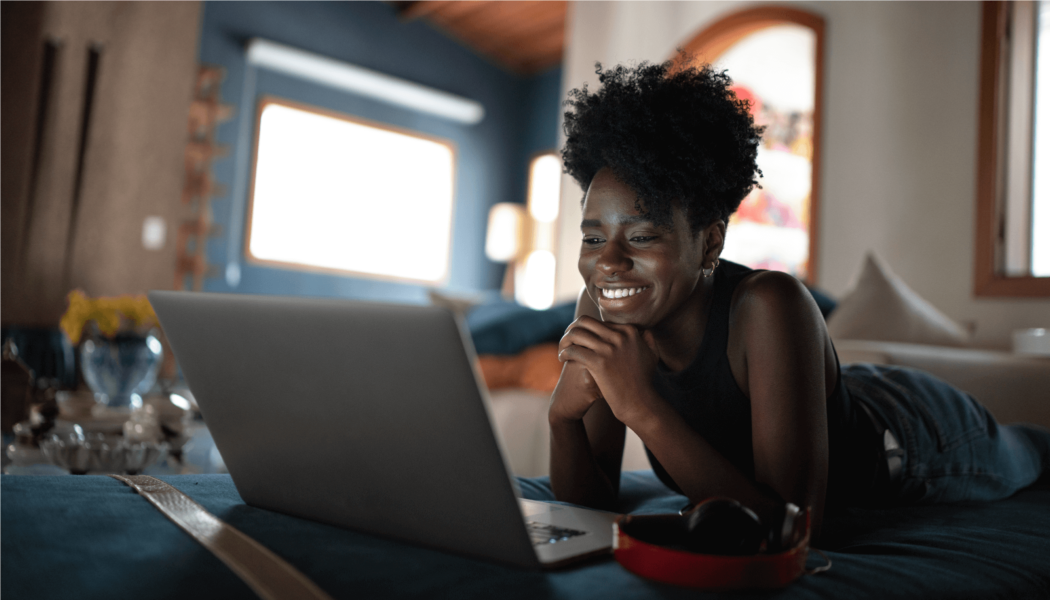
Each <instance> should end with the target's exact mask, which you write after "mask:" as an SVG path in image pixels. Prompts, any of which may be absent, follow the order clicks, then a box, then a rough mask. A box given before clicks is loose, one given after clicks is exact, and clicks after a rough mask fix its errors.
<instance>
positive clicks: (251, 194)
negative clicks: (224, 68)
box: [242, 94, 459, 287]
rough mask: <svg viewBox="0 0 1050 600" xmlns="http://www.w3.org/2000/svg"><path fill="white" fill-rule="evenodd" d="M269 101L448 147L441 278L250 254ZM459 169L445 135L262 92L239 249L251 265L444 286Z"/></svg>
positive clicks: (448, 274) (455, 153) (453, 148)
mask: <svg viewBox="0 0 1050 600" xmlns="http://www.w3.org/2000/svg"><path fill="white" fill-rule="evenodd" d="M269 105H277V106H284V107H286V108H292V109H296V110H301V111H305V112H310V113H314V114H318V115H322V116H325V117H330V118H333V119H338V120H340V121H347V122H349V123H353V124H355V125H363V126H365V127H373V128H375V129H382V130H384V131H389V132H391V133H397V134H401V135H407V136H411V137H416V138H420V139H424V140H427V141H430V142H434V143H438V144H441V145H443V146H445V147H447V148H448V150H449V153H450V154H451V156H452V202H451V204H450V205H449V211H450V212H451V216H450V218H449V232H448V233H449V246H448V260H447V262H446V264H445V270H444V273H443V274H442V276H441V278H440V279H437V280H431V279H418V278H413V277H404V276H400V275H385V274H381V273H369V272H366V271H354V270H350V269H338V268H334V267H322V266H318V265H307V264H303V263H297V262H289V261H280V260H273V259H268V258H259V257H257V256H255V255H254V254H252V251H251V241H252V216H253V212H254V210H255V181H256V169H257V168H258V164H259V140H260V138H261V137H262V116H263V111H264V110H265V109H266V107H267V106H269ZM458 169H459V153H458V151H457V148H456V144H455V142H453V141H452V140H448V139H445V138H441V137H438V136H434V135H430V134H426V133H422V132H419V131H414V130H411V129H408V128H404V127H398V126H395V125H390V124H389V123H383V122H380V121H374V120H371V119H366V118H364V117H359V116H356V115H351V114H347V113H344V112H339V111H336V110H331V109H328V108H323V107H320V106H313V105H311V104H307V103H304V102H297V101H295V100H288V99H287V98H281V97H278V96H274V95H269V94H266V95H263V96H261V97H260V98H259V101H258V103H257V104H256V112H255V140H254V142H253V146H252V168H251V174H250V179H249V181H248V210H247V218H246V219H245V222H244V223H245V228H244V246H243V249H242V251H243V253H244V260H245V262H246V263H249V264H253V265H258V266H263V267H272V268H279V269H286V270H291V271H297V272H304V273H316V274H322V275H340V276H344V277H352V278H356V279H372V280H379V281H390V282H394V283H406V284H413V285H423V286H427V287H444V286H446V285H448V283H449V279H450V277H451V275H452V247H453V238H454V235H453V234H454V233H455V227H456V194H457V181H458Z"/></svg>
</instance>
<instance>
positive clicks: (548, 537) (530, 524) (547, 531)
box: [525, 521, 587, 546]
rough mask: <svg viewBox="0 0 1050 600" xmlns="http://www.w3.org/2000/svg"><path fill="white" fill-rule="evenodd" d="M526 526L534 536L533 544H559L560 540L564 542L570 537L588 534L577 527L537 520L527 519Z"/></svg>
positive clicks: (530, 535)
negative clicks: (570, 527) (576, 528)
mask: <svg viewBox="0 0 1050 600" xmlns="http://www.w3.org/2000/svg"><path fill="white" fill-rule="evenodd" d="M525 527H526V528H527V529H528V530H529V537H530V538H532V545H533V546H540V545H542V544H557V543H558V542H564V541H565V540H567V539H569V538H574V537H576V536H578V535H586V534H587V532H586V531H577V530H575V529H569V528H568V527H558V526H556V525H549V524H547V523H537V522H535V521H525Z"/></svg>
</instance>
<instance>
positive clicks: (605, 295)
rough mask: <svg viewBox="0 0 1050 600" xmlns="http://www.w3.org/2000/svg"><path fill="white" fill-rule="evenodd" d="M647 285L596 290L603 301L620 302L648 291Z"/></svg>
mask: <svg viewBox="0 0 1050 600" xmlns="http://www.w3.org/2000/svg"><path fill="white" fill-rule="evenodd" d="M649 287H650V286H648V285H644V286H639V287H619V288H598V291H599V292H601V295H602V299H603V300H620V299H623V298H630V297H632V296H637V295H638V294H642V293H644V292H646V291H648V290H649Z"/></svg>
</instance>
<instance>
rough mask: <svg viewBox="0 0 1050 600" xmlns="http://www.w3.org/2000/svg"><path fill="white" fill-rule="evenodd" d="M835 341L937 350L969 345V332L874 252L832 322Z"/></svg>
mask: <svg viewBox="0 0 1050 600" xmlns="http://www.w3.org/2000/svg"><path fill="white" fill-rule="evenodd" d="M828 333H830V334H831V337H832V338H833V339H836V340H845V339H855V340H881V341H888V342H910V343H914V344H930V345H935V346H965V345H967V342H968V340H969V335H968V334H967V332H966V331H965V330H964V329H963V328H962V327H961V326H960V325H959V324H958V323H956V322H955V321H953V320H951V319H950V318H949V317H948V316H946V315H945V314H944V313H942V312H941V311H939V310H937V309H936V308H934V306H933V305H932V304H930V303H929V302H927V301H926V300H924V299H922V297H920V296H919V295H918V294H917V293H915V291H914V290H912V289H911V288H910V287H908V286H907V284H905V283H904V281H902V280H901V279H900V278H899V277H897V276H896V275H895V274H894V273H893V272H892V271H890V269H889V267H888V266H886V264H885V263H883V262H882V260H880V259H879V258H878V257H876V256H875V255H874V254H872V253H869V254H868V256H867V257H866V258H865V260H864V266H863V268H862V269H861V273H860V277H859V278H858V280H857V285H856V286H855V287H854V288H853V290H852V291H851V292H850V293H849V294H848V295H846V297H845V298H843V299H842V300H841V301H840V302H839V304H838V307H837V308H836V309H835V312H834V314H832V315H831V317H829V318H828Z"/></svg>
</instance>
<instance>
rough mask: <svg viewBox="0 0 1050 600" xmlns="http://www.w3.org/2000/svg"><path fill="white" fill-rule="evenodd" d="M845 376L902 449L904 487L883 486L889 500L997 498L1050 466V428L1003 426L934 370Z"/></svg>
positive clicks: (853, 369) (880, 368) (856, 369)
mask: <svg viewBox="0 0 1050 600" xmlns="http://www.w3.org/2000/svg"><path fill="white" fill-rule="evenodd" d="M842 376H843V378H844V380H843V381H844V383H845V386H846V389H847V390H848V392H849V395H850V398H851V399H852V400H853V401H854V402H863V403H864V405H865V406H867V407H868V408H869V409H870V410H871V411H872V412H873V413H875V415H876V416H877V417H878V418H879V419H881V420H882V422H883V424H885V426H886V427H888V428H889V429H890V431H891V432H893V434H894V435H895V436H896V437H897V440H898V442H899V443H900V445H901V447H902V448H903V450H904V456H903V467H902V477H901V481H900V485H899V488H898V489H893V490H884V492H885V495H884V497H886V498H887V500H889V501H890V502H893V503H901V502H903V503H916V504H933V503H947V502H962V501H988V500H998V499H1001V498H1006V497H1007V496H1010V495H1011V494H1013V493H1014V492H1016V491H1018V490H1020V489H1021V488H1024V487H1027V486H1029V485H1031V484H1032V483H1035V481H1036V480H1038V479H1039V478H1040V476H1041V474H1042V472H1043V470H1044V469H1050V431H1048V430H1046V429H1043V428H1041V427H1038V426H1035V425H1022V424H1016V425H1000V424H999V423H997V422H996V420H995V417H993V416H992V415H991V413H989V412H988V409H986V408H985V407H983V406H981V404H980V403H978V402H977V401H976V400H974V399H973V398H972V397H971V396H970V395H968V394H966V393H965V392H962V391H960V390H957V389H955V388H954V387H952V386H951V385H949V384H948V383H946V382H944V381H942V380H940V379H938V378H936V377H934V376H932V375H930V374H928V373H924V372H922V371H918V370H915V369H909V368H905V367H895V366H887V365H869V364H852V365H845V366H843V367H842ZM856 410H860V407H857V409H856Z"/></svg>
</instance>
